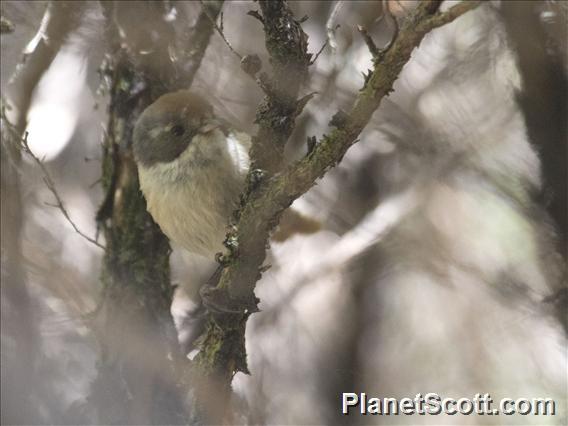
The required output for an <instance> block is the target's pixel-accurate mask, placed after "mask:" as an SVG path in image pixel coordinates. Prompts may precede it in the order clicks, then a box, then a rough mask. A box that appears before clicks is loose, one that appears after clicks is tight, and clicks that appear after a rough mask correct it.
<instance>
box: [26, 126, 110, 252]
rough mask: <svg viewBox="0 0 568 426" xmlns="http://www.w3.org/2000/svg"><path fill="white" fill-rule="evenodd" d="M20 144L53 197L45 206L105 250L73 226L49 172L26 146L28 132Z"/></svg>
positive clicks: (83, 235) (95, 241)
mask: <svg viewBox="0 0 568 426" xmlns="http://www.w3.org/2000/svg"><path fill="white" fill-rule="evenodd" d="M21 142H22V148H23V150H24V152H25V153H26V154H28V155H29V156H30V157H31V158H32V159H33V160H34V162H35V163H36V164H37V165H38V166H39V168H40V169H41V172H42V173H43V181H44V183H45V186H47V189H49V191H50V192H51V193H52V194H53V196H54V197H55V201H56V203H55V204H48V203H46V204H47V205H48V206H50V207H55V208H57V209H59V210H60V211H61V213H62V214H63V216H64V217H65V219H66V220H67V222H68V223H69V224H70V225H71V226H72V227H73V229H74V230H75V232H76V233H77V234H79V235H80V236H81V237H83V238H84V239H85V240H87V241H88V242H90V243H91V244H94V245H95V246H97V247H98V248H101V249H103V250H105V246H103V245H102V244H100V243H99V242H98V241H97V240H95V239H94V238H91V237H89V236H88V235H87V234H85V233H84V232H83V231H81V230H80V229H79V227H78V226H77V225H76V224H75V222H73V219H71V216H69V212H68V211H67V209H66V208H65V204H63V200H62V198H61V196H60V195H59V192H57V187H56V186H55V182H54V181H53V179H52V178H51V176H50V175H49V172H48V171H47V168H46V167H45V164H43V161H41V160H40V159H39V158H38V157H37V155H35V154H34V153H33V151H32V150H31V148H30V146H29V144H28V132H25V133H24V136H23V137H22V138H21Z"/></svg>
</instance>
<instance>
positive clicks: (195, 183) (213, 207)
mask: <svg viewBox="0 0 568 426" xmlns="http://www.w3.org/2000/svg"><path fill="white" fill-rule="evenodd" d="M251 140H252V138H251V136H250V135H249V134H247V133H246V132H243V131H240V130H238V129H237V128H236V126H234V125H232V124H231V123H228V122H227V121H225V120H223V119H221V118H220V117H218V116H217V115H216V114H215V112H214V110H213V108H212V106H211V104H210V103H209V102H208V101H207V100H206V99H205V98H204V97H203V96H200V95H198V94H196V93H194V92H192V91H189V90H180V91H177V92H172V93H167V94H165V95H162V96H161V97H160V98H158V99H157V100H156V101H155V102H154V103H152V104H151V105H150V106H148V107H147V108H146V109H145V110H144V111H143V112H142V114H141V115H140V117H139V118H138V120H137V122H136V124H135V127H134V133H133V152H134V159H135V161H136V163H137V165H138V176H139V181H140V189H141V190H142V193H143V194H144V197H145V198H146V204H147V210H148V212H149V213H150V215H151V216H152V218H153V219H154V221H155V222H156V223H157V224H158V225H159V226H160V228H161V230H162V232H163V233H164V234H165V235H166V236H167V237H168V238H169V239H170V240H171V241H173V242H174V243H175V244H176V245H178V246H180V247H182V248H183V249H185V250H187V251H188V252H190V253H193V254H197V255H200V256H204V257H207V258H209V259H214V258H215V256H216V254H217V253H220V252H222V251H223V249H224V247H223V241H224V239H225V236H226V233H227V227H228V225H229V219H230V217H231V214H232V213H233V212H234V211H235V209H236V208H237V207H238V200H239V196H240V194H241V193H242V192H243V190H244V186H245V180H246V176H247V173H248V171H249V168H250V163H251V161H250V158H249V150H250V147H251V144H252V142H251ZM320 225H321V224H320V223H319V222H318V221H317V220H314V219H312V218H310V217H307V216H305V215H303V214H301V213H299V212H298V211H296V210H294V209H288V210H286V212H284V214H283V215H282V217H281V219H280V224H279V227H278V229H277V230H276V232H275V233H274V234H273V235H272V239H273V241H278V242H282V241H284V240H286V239H287V238H289V237H290V236H292V235H294V234H312V233H314V232H317V231H318V230H320V227H321V226H320Z"/></svg>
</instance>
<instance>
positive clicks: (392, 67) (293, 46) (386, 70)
mask: <svg viewBox="0 0 568 426" xmlns="http://www.w3.org/2000/svg"><path fill="white" fill-rule="evenodd" d="M440 3H441V2H440V1H437V0H436V1H433V0H430V1H423V2H421V3H420V4H419V6H418V7H417V8H416V9H415V10H414V11H413V12H412V13H411V14H410V16H409V17H408V18H407V19H406V20H405V22H404V23H403V25H402V27H401V29H400V31H399V33H398V36H397V38H396V39H395V40H394V41H393V43H392V46H391V47H390V49H389V50H388V51H387V52H384V54H383V55H380V56H379V57H378V58H377V59H376V61H375V63H374V68H373V70H372V72H371V74H370V76H369V78H368V80H367V82H366V83H365V85H364V87H363V88H362V89H361V91H360V92H359V95H358V96H357V99H356V100H355V103H354V105H353V107H352V108H351V110H350V112H349V113H348V114H346V115H345V116H344V119H343V120H341V123H338V124H337V128H336V129H334V130H333V131H332V132H331V133H330V134H329V135H328V136H324V137H323V138H322V140H320V141H319V143H317V144H316V145H315V147H314V148H313V150H312V151H311V153H309V154H308V155H307V156H306V157H304V158H303V159H302V160H300V161H298V162H297V163H295V164H293V165H291V166H289V167H287V168H285V169H284V170H280V168H281V161H282V160H281V153H282V149H283V146H284V144H285V142H286V140H287V139H288V137H289V135H290V134H291V131H292V129H293V126H294V119H295V117H296V116H295V113H296V109H295V105H296V102H297V101H296V100H295V92H296V93H297V90H298V88H299V84H298V82H301V81H303V78H304V76H305V73H306V70H307V64H309V55H308V54H307V53H306V50H305V44H306V41H307V39H306V36H305V34H304V33H303V31H302V29H301V27H300V25H299V23H298V22H297V21H295V20H294V19H293V16H292V15H291V12H290V11H289V9H288V8H287V6H286V5H285V3H281V2H278V3H277V2H271V3H270V4H267V3H265V2H261V10H262V12H263V23H264V30H265V35H266V45H267V48H268V51H269V53H270V54H271V62H272V65H273V67H274V70H275V73H274V74H275V75H274V79H273V83H275V85H276V87H277V90H275V94H274V96H270V95H268V96H267V97H266V98H265V99H264V101H263V102H262V103H261V105H260V106H259V108H258V112H257V121H258V123H259V126H260V129H259V132H258V134H257V136H256V137H254V138H253V141H254V144H253V148H252V149H251V161H252V167H251V171H250V173H249V176H248V178H247V181H248V183H249V188H248V191H247V193H246V194H245V196H244V197H243V203H242V206H241V208H240V210H239V212H238V213H237V214H236V219H237V220H236V222H235V223H234V226H233V231H232V232H231V233H229V234H228V236H227V239H228V240H230V241H231V247H232V248H231V249H230V250H229V254H228V255H227V256H225V257H224V258H223V260H224V264H223V265H222V266H223V269H222V272H221V273H220V279H219V283H218V285H217V286H216V287H214V288H210V289H209V290H208V291H207V293H206V297H207V298H210V299H212V300H213V301H215V302H217V304H218V305H219V306H224V307H225V308H226V309H224V311H222V312H212V313H210V314H209V317H208V318H209V322H208V326H207V330H206V332H205V333H204V335H203V336H202V345H201V352H200V353H199V355H198V357H197V363H198V366H199V370H200V371H201V373H202V374H203V375H205V376H207V377H210V378H211V377H212V378H213V379H212V380H215V381H216V383H217V387H216V388H215V390H216V391H217V392H219V391H223V392H229V391H230V383H231V380H232V377H233V376H234V374H236V373H237V372H239V371H241V372H244V373H247V372H248V368H247V365H246V352H245V345H244V333H245V328H246V321H247V319H248V317H249V316H250V314H251V313H253V312H255V311H257V310H258V309H257V303H258V300H257V299H256V297H255V296H254V287H255V283H256V281H258V279H259V278H260V276H261V272H260V270H261V268H262V264H263V262H264V259H265V255H266V253H265V250H266V246H267V242H268V238H269V235H270V232H271V230H272V229H273V228H274V227H275V225H276V224H277V223H278V219H279V216H280V215H281V214H282V212H283V211H284V210H285V209H286V208H288V207H289V206H290V204H291V203H292V202H293V201H294V200H295V199H296V198H298V197H299V196H300V195H302V194H304V193H305V192H306V191H307V190H308V189H310V188H311V187H312V186H313V185H314V184H315V183H316V180H317V179H318V178H321V177H322V176H323V175H324V174H325V173H326V172H327V171H328V170H329V169H331V168H332V167H334V166H335V165H336V164H337V163H338V162H339V161H340V160H341V159H342V158H343V156H344V154H345V153H346V151H347V150H348V149H349V147H351V146H352V145H353V144H354V143H355V142H356V141H357V138H358V136H359V134H360V133H361V131H362V130H363V128H364V127H365V126H366V124H367V123H368V122H369V120H370V118H371V116H372V114H373V113H374V111H375V110H376V109H377V108H378V106H379V104H380V103H381V101H382V99H383V98H384V97H385V96H387V95H388V94H389V93H390V92H391V91H392V87H393V84H394V82H395V80H396V79H397V77H398V75H399V73H400V71H401V70H402V68H403V66H404V65H405V64H406V62H407V61H408V60H409V59H410V55H411V53H412V51H413V50H414V49H415V48H416V47H417V46H418V45H419V44H420V42H421V41H422V39H423V38H424V36H425V35H426V34H427V33H428V32H429V31H431V30H432V29H434V28H437V27H439V26H441V25H443V24H445V23H448V22H451V21H452V20H454V19H456V18H457V17H459V16H461V15H462V14H464V13H465V12H467V11H469V10H471V9H473V8H475V7H476V6H478V4H479V3H480V2H464V3H460V4H458V5H456V6H454V7H453V8H452V9H450V10H448V11H447V12H444V13H439V12H437V11H438V8H439V6H440ZM287 23H289V24H290V25H289V26H287ZM286 28H288V29H286ZM290 40H292V42H291V43H289V41H290ZM282 83H286V84H288V85H291V88H292V89H293V90H290V86H282ZM280 123H282V124H280ZM259 171H260V172H259ZM259 176H260V178H259ZM209 391H211V389H209ZM216 398H217V402H219V400H222V399H223V396H222V395H221V394H220V393H216ZM225 398H226V397H225ZM221 404H223V402H221ZM214 419H215V420H217V421H218V422H219V421H220V420H222V417H221V418H219V417H214Z"/></svg>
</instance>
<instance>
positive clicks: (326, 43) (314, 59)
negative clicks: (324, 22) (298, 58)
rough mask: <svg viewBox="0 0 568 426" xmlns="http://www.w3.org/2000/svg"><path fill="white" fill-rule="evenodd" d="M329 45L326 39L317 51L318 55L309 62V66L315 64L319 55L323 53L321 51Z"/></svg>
mask: <svg viewBox="0 0 568 426" xmlns="http://www.w3.org/2000/svg"><path fill="white" fill-rule="evenodd" d="M328 44H329V39H327V40H326V41H325V42H324V43H323V45H322V46H321V49H320V50H318V53H316V54H315V56H314V58H313V59H312V60H311V61H310V65H313V64H315V62H316V61H317V60H318V58H319V55H321V53H322V52H323V49H325V47H326V46H327V45H328Z"/></svg>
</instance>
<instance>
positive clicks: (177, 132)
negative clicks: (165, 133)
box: [170, 124, 185, 136]
mask: <svg viewBox="0 0 568 426" xmlns="http://www.w3.org/2000/svg"><path fill="white" fill-rule="evenodd" d="M170 132H171V134H172V135H174V136H181V135H183V134H184V133H185V129H184V127H183V126H181V125H179V124H176V125H175V126H173V127H172V128H171V129H170Z"/></svg>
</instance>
